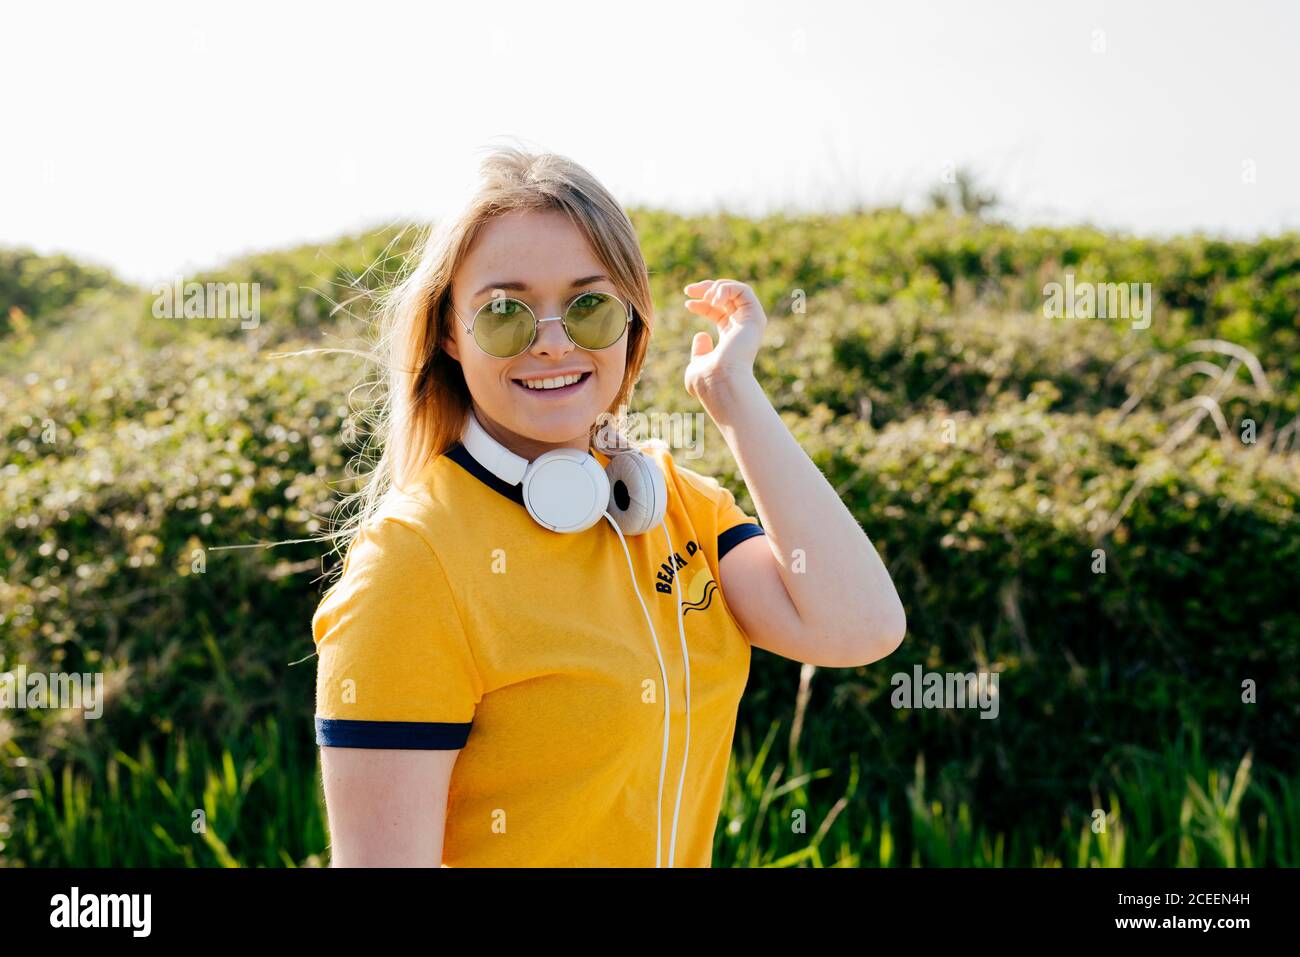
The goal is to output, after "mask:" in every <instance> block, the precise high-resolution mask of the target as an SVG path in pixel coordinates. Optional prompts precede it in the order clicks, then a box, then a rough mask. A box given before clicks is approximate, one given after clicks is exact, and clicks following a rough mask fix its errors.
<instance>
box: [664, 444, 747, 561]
mask: <svg viewBox="0 0 1300 957" xmlns="http://www.w3.org/2000/svg"><path fill="white" fill-rule="evenodd" d="M663 457H664V458H663V460H664V462H665V464H666V465H667V466H668V467H670V468H671V469H672V470H673V472H675V473H676V475H677V477H678V478H680V479H681V480H682V481H683V482H685V483H686V485H687V486H688V487H690V488H692V489H694V490H695V491H696V492H697V493H698V494H699V495H701V496H703V497H704V499H706V500H707V501H708V502H710V503H712V505H713V513H714V514H713V519H714V525H715V527H716V528H717V536H718V550H717V554H718V560H719V561H721V560H722V556H723V555H725V554H727V552H729V551H731V550H732V549H733V548H735V547H736V546H737V545H739V544H740V543H741V542H743V541H745V539H747V538H753V537H754V536H755V535H762V534H764V532H763V526H761V525H760V524H759V523H758V520H757V519H755V518H753V517H752V516H751V515H749V514H748V513H746V512H745V510H744V509H742V508H741V507H740V506H739V505H737V504H736V497H735V496H734V495H732V494H731V490H730V489H728V488H727V487H726V486H725V485H723V484H722V483H721V482H719V481H718V480H717V479H715V478H713V477H712V476H710V475H704V474H702V473H700V472H697V471H695V470H694V469H690V468H686V467H685V466H683V465H679V464H678V463H677V462H676V461H674V459H673V457H672V455H671V454H670V453H668V452H666V451H665V452H664V453H663Z"/></svg>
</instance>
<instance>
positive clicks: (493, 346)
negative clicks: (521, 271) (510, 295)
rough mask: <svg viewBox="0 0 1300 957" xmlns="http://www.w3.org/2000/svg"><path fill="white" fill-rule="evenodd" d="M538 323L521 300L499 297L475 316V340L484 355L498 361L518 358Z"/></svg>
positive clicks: (526, 346)
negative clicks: (512, 357) (495, 358)
mask: <svg viewBox="0 0 1300 957" xmlns="http://www.w3.org/2000/svg"><path fill="white" fill-rule="evenodd" d="M534 325H535V320H534V318H533V314H532V313H531V312H530V311H529V309H528V307H527V306H526V305H524V304H523V303H522V302H520V301H519V300H518V299H507V298H505V297H500V296H499V297H497V298H496V299H493V300H492V301H491V302H488V303H486V304H485V305H484V306H483V308H482V309H480V310H479V311H478V315H477V316H475V317H474V341H475V342H477V343H478V344H479V348H481V349H482V350H483V351H484V352H486V353H487V354H488V355H490V356H496V357H497V358H499V359H509V358H510V357H511V356H517V355H519V353H521V352H523V351H524V350H525V349H527V348H528V343H529V342H530V341H532V338H533V327H534Z"/></svg>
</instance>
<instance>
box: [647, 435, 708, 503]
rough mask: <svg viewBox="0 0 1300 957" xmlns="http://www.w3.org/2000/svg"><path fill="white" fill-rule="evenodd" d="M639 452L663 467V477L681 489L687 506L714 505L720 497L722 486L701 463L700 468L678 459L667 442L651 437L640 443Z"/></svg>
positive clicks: (691, 460)
mask: <svg viewBox="0 0 1300 957" xmlns="http://www.w3.org/2000/svg"><path fill="white" fill-rule="evenodd" d="M639 448H640V449H641V452H642V453H643V454H645V455H648V456H650V458H652V459H653V460H654V461H655V462H657V463H658V464H659V467H660V468H661V469H663V472H664V476H665V478H666V479H667V480H668V481H669V483H670V484H672V485H674V486H676V487H678V488H680V489H682V491H683V493H684V497H685V498H687V499H688V501H687V503H686V504H687V506H688V507H694V506H698V505H701V504H704V505H708V506H713V507H716V506H717V504H718V502H719V500H720V499H721V498H722V495H723V492H724V487H723V485H722V483H721V482H719V481H718V480H717V479H716V478H714V477H713V476H712V475H710V474H708V470H707V468H706V467H705V466H703V465H702V464H701V465H700V468H692V467H691V466H689V465H686V464H684V463H683V461H680V460H679V459H678V458H677V457H676V456H674V455H673V452H672V450H671V449H670V448H669V446H668V444H667V443H666V442H664V441H663V440H662V439H652V440H649V441H646V442H643V443H641V445H640V446H639ZM685 461H689V462H696V463H697V464H699V461H698V459H695V458H690V457H689V456H688V457H686V458H685Z"/></svg>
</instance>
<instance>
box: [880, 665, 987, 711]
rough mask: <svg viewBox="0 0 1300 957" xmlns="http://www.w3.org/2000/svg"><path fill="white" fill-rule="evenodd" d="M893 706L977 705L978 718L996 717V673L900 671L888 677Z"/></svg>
mask: <svg viewBox="0 0 1300 957" xmlns="http://www.w3.org/2000/svg"><path fill="white" fill-rule="evenodd" d="M889 683H890V684H891V685H892V686H893V688H894V692H893V694H891V695H890V697H889V700H890V703H891V704H893V706H894V707H895V708H979V709H980V712H981V713H980V717H981V718H996V717H997V716H998V707H999V706H998V676H997V672H990V671H980V672H973V671H972V672H969V673H966V674H963V673H962V672H960V671H930V672H924V671H922V670H921V666H920V665H913V666H912V673H911V674H908V673H907V672H906V671H900V672H898V673H897V674H895V675H894V676H893V677H892V678H890V679H889Z"/></svg>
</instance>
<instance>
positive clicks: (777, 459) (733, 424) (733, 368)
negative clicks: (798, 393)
mask: <svg viewBox="0 0 1300 957" xmlns="http://www.w3.org/2000/svg"><path fill="white" fill-rule="evenodd" d="M686 292H687V294H688V295H693V296H698V297H700V298H698V299H694V300H690V301H688V303H687V307H688V308H689V309H691V311H693V312H695V313H697V314H699V315H703V316H705V317H706V318H709V319H711V320H712V321H713V322H714V323H715V324H716V325H717V326H718V328H719V332H720V334H721V335H720V340H719V343H718V346H717V348H714V347H713V342H712V339H711V338H710V337H709V336H708V334H707V333H697V334H696V336H695V340H694V342H693V343H692V349H691V353H692V356H691V364H690V366H689V367H688V369H687V374H686V387H687V391H688V392H690V393H691V394H692V395H695V396H696V397H697V398H699V400H700V402H701V403H702V404H703V406H704V408H705V411H706V412H708V413H709V416H710V417H711V418H712V419H713V421H714V422H715V423H716V424H717V426H718V429H719V430H720V431H721V433H722V436H723V438H724V439H725V440H726V442H727V445H728V447H729V448H730V449H731V453H732V455H733V456H734V457H735V459H736V464H737V465H738V466H739V467H740V473H741V476H742V477H743V478H744V480H745V485H746V487H747V488H748V489H749V494H750V497H751V498H752V499H753V500H754V507H755V509H756V510H757V512H758V517H759V520H760V521H761V522H762V524H763V528H764V530H765V531H766V532H767V534H766V535H765V536H762V537H756V538H752V539H749V540H747V541H744V542H742V543H741V544H739V545H737V546H736V547H735V548H733V549H732V550H731V551H729V552H728V553H727V554H726V556H724V558H723V560H722V563H721V566H720V573H721V576H722V581H721V582H720V584H721V586H722V592H723V596H724V598H725V600H726V602H727V605H728V607H730V608H731V610H732V613H733V614H734V615H735V616H736V619H737V621H739V622H740V624H741V626H742V627H743V628H744V629H745V633H746V635H747V636H748V637H749V639H750V642H751V644H753V645H755V646H756V647H759V648H763V649H765V650H768V651H772V652H774V653H776V654H779V655H782V656H784V657H787V658H793V659H795V660H796V661H803V662H807V663H809V664H816V665H824V666H828V667H853V666H856V665H863V664H868V663H870V662H873V661H876V660H878V659H880V658H883V657H885V656H886V655H888V654H890V653H891V652H892V651H894V649H896V648H897V647H898V646H899V644H900V643H901V642H902V640H903V635H904V633H905V631H906V628H907V621H906V615H905V613H904V610H903V604H902V602H901V601H900V600H899V597H898V592H897V591H896V590H895V588H894V583H893V581H892V580H891V579H890V577H889V570H888V569H887V568H886V567H885V564H884V562H882V561H881V560H880V556H879V555H878V554H876V549H875V547H874V546H873V545H872V544H871V540H870V539H869V538H868V537H867V535H866V533H865V532H863V530H862V528H861V526H859V525H858V523H857V521H856V519H854V517H853V514H852V513H851V512H850V511H849V510H848V508H847V507H846V506H845V505H844V503H843V502H842V501H841V500H840V497H839V496H838V495H837V494H836V493H835V489H834V488H832V487H831V485H830V483H829V482H827V481H826V477H825V476H824V475H822V473H821V471H820V470H819V469H818V468H817V466H816V465H814V464H813V462H812V460H811V459H810V458H809V457H808V455H807V453H805V452H804V450H803V449H802V448H800V447H799V443H798V442H796V441H795V439H794V436H792V435H791V434H790V431H789V429H787V428H786V427H785V423H784V422H782V421H781V417H780V416H779V415H778V414H777V412H776V410H775V409H774V408H773V407H772V404H771V402H769V401H768V399H767V396H766V395H765V394H764V392H763V389H762V387H761V386H760V385H759V384H758V380H757V379H756V378H755V377H754V374H753V358H754V356H755V355H756V354H757V351H758V343H759V340H760V339H761V336H762V331H763V328H764V326H765V325H766V321H767V320H766V316H765V315H764V314H763V310H762V307H761V306H760V305H759V303H758V299H757V297H756V296H755V295H754V292H753V290H752V289H750V288H749V287H748V286H747V285H745V284H744V283H738V282H735V281H732V280H704V281H703V282H699V283H692V284H691V285H689V286H687V287H686Z"/></svg>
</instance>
